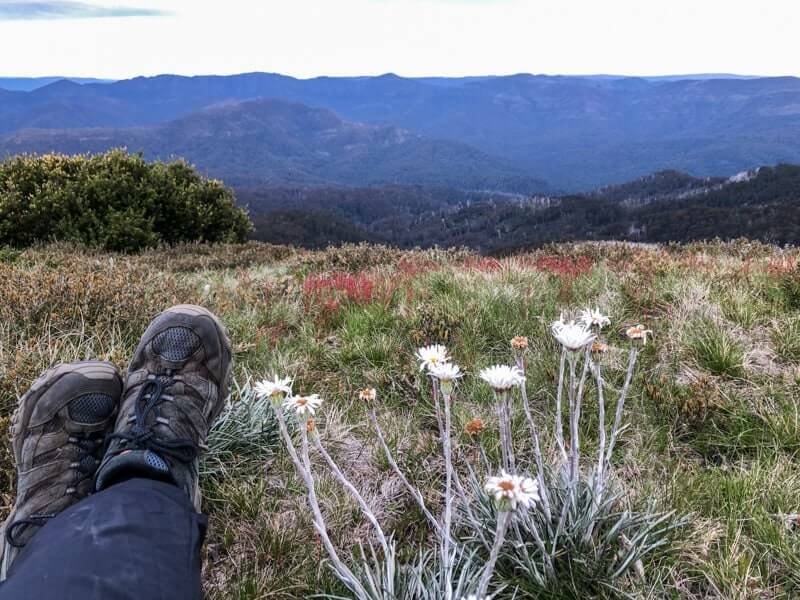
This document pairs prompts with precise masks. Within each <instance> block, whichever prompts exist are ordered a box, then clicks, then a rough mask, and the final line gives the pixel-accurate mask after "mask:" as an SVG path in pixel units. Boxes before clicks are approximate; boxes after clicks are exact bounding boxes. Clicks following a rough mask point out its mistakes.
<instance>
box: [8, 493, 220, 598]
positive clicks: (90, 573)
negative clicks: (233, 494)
mask: <svg viewBox="0 0 800 600" xmlns="http://www.w3.org/2000/svg"><path fill="white" fill-rule="evenodd" d="M205 529H206V519H205V517H204V516H203V515H198V514H197V513H196V512H195V511H194V507H193V506H192V505H191V504H190V502H189V499H188V498H187V497H186V494H185V493H184V492H183V491H182V490H181V489H180V488H178V487H176V486H173V485H170V484H168V483H163V482H160V481H154V480H150V479H130V480H128V481H123V482H121V483H118V484H116V485H112V486H111V487H109V488H108V489H106V490H103V491H102V492H99V493H97V494H94V495H92V496H89V497H88V498H86V499H85V500H82V501H81V502H78V503H77V504H75V505H74V506H72V507H70V508H68V509H67V510H65V511H64V512H62V513H60V514H59V515H58V516H56V517H55V518H54V519H52V520H51V521H50V522H48V523H47V524H46V525H44V526H43V527H42V528H41V530H40V531H39V532H37V533H36V535H34V536H33V538H32V539H31V541H30V542H28V544H27V545H26V546H25V548H23V549H22V550H21V552H20V553H19V555H18V556H17V558H16V560H15V561H14V564H13V565H12V567H11V570H10V572H9V576H8V579H7V580H6V581H5V582H4V583H2V584H0V600H6V599H11V598H19V599H23V598H25V599H27V598H30V599H32V600H50V599H58V600H73V599H74V600H95V599H96V600H162V599H163V600H183V599H186V600H197V599H198V598H202V590H201V583H200V567H201V557H200V548H201V546H202V543H203V537H204V535H205Z"/></svg>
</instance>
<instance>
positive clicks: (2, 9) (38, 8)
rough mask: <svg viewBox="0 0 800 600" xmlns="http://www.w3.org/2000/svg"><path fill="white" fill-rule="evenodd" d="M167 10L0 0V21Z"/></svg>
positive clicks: (154, 13) (151, 13)
mask: <svg viewBox="0 0 800 600" xmlns="http://www.w3.org/2000/svg"><path fill="white" fill-rule="evenodd" d="M169 14H171V13H170V12H168V11H163V10H158V9H152V8H137V7H132V6H98V5H96V4H89V3H87V2H69V1H66V0H65V1H56V2H37V1H33V2H8V1H6V0H0V21H35V20H43V19H95V18H100V17H157V16H164V15H169Z"/></svg>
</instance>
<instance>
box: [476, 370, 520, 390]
mask: <svg viewBox="0 0 800 600" xmlns="http://www.w3.org/2000/svg"><path fill="white" fill-rule="evenodd" d="M480 377H481V379H483V380H484V381H485V382H486V383H488V384H489V385H490V386H492V389H493V390H494V391H496V392H505V391H508V390H510V389H511V388H513V387H517V386H519V385H522V384H523V383H525V375H523V374H522V371H521V370H520V368H519V367H509V366H508V365H494V366H492V367H488V368H486V369H484V370H483V371H481V372H480Z"/></svg>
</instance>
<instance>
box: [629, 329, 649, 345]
mask: <svg viewBox="0 0 800 600" xmlns="http://www.w3.org/2000/svg"><path fill="white" fill-rule="evenodd" d="M625 335H627V336H628V337H629V338H630V339H632V340H642V345H645V344H647V336H648V335H653V331H652V330H650V329H645V328H644V325H634V326H633V327H629V328H628V329H627V330H626V331H625Z"/></svg>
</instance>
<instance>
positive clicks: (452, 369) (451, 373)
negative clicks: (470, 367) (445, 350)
mask: <svg viewBox="0 0 800 600" xmlns="http://www.w3.org/2000/svg"><path fill="white" fill-rule="evenodd" d="M428 373H430V374H431V375H432V376H433V377H435V378H436V379H438V380H439V386H440V387H441V389H442V393H443V394H444V395H446V396H449V395H450V394H451V393H452V392H453V386H454V385H455V381H456V379H460V378H461V377H463V376H464V374H463V373H462V372H461V367H459V366H458V365H456V364H454V363H439V364H437V365H434V366H432V367H431V368H430V369H429V370H428Z"/></svg>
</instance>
